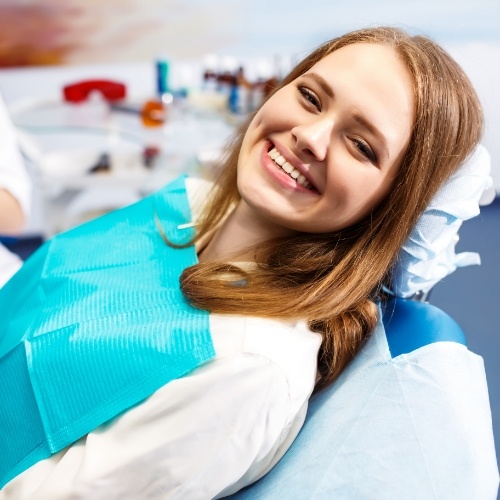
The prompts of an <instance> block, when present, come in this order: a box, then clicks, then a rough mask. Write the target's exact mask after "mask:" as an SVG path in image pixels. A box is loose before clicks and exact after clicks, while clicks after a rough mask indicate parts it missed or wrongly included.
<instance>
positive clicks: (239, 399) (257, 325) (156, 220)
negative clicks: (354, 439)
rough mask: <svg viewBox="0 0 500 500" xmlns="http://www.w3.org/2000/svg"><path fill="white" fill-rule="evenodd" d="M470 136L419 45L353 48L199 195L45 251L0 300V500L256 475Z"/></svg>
mask: <svg viewBox="0 0 500 500" xmlns="http://www.w3.org/2000/svg"><path fill="white" fill-rule="evenodd" d="M481 132H482V113H481V107H480V105H479V102H478V99H477V96H476V94H475V92H474V89H473V88H472V86H471V84H470V82H469V80H468V79H467V77H466V76H465V75H464V73H463V72H462V70H461V69H460V68H459V66H458V65H457V64H456V63H455V62H454V61H453V60H452V59H451V58H450V57H449V56H448V55H447V54H446V53H445V52H444V51H443V50H442V49H441V48H439V47H438V46H437V45H436V44H434V43H433V42H431V41H430V40H428V39H426V38H423V37H419V36H417V37H410V36H408V35H407V34H405V33H404V32H402V31H399V30H396V29H391V28H377V29H368V30H361V31H358V32H353V33H350V34H348V35H345V36H342V37H339V38H337V39H334V40H332V41H330V42H328V43H326V44H325V45H323V46H321V47H320V48H319V49H317V50H316V51H314V52H313V53H312V54H311V55H310V56H308V57H307V58H306V59H304V61H302V62H301V63H300V64H299V65H298V66H297V67H296V68H295V69H293V70H292V71H291V73H290V74H289V75H288V76H287V77H286V78H285V80H284V81H283V82H281V84H280V85H279V87H278V88H277V89H276V90H275V91H274V92H273V93H272V95H271V96H270V97H269V98H268V99H267V100H266V102H264V103H263V104H262V106H261V107H260V109H259V110H258V111H257V112H256V113H255V115H254V116H252V117H250V118H249V120H248V122H247V123H246V124H244V125H243V126H242V127H241V129H240V130H239V132H238V133H237V134H236V137H235V140H234V142H233V143H232V144H231V145H230V147H229V148H228V150H227V155H226V157H225V159H224V160H223V164H222V167H221V174H220V177H219V179H218V180H217V182H216V183H215V184H214V186H213V188H207V186H206V185H204V184H203V183H202V184H200V183H196V182H195V183H193V181H192V180H190V179H186V181H185V182H184V180H183V179H180V180H178V181H176V182H174V183H172V184H171V185H170V186H167V188H165V189H164V190H162V191H160V192H159V193H156V194H155V195H153V196H151V197H150V198H147V199H145V200H142V201H141V202H139V203H138V204H136V205H133V206H131V207H127V208H125V209H123V210H121V211H118V212H114V213H112V214H109V215H107V216H105V217H102V218H100V219H97V220H96V221H93V222H90V223H88V224H86V225H84V226H81V227H79V228H76V229H74V230H72V231H69V232H67V233H65V234H63V235H60V236H58V237H56V238H54V239H53V240H52V241H51V242H48V243H47V244H46V245H45V246H44V247H43V248H42V249H41V250H40V251H39V252H38V253H37V254H36V255H35V256H33V257H32V258H31V259H30V260H29V261H28V262H27V263H26V264H25V266H24V267H23V269H22V270H21V271H20V272H19V273H18V274H17V275H16V276H14V278H13V279H12V280H11V281H10V282H9V283H8V284H7V285H6V286H5V287H4V288H3V289H2V290H1V291H0V307H1V308H2V311H6V313H5V315H4V316H5V317H4V318H3V319H2V320H0V331H2V335H3V338H0V340H1V343H0V377H2V380H9V381H10V382H9V383H8V384H6V387H3V388H2V389H0V401H1V403H0V404H1V405H2V407H1V409H0V419H3V422H2V425H3V429H8V431H7V432H3V435H2V436H1V437H0V450H2V451H0V475H1V484H2V485H5V486H3V489H2V491H1V492H0V498H1V499H7V498H9V499H11V498H37V499H39V498H51V499H56V498H74V497H77V498H92V499H96V498H103V499H104V498H105V499H110V498H120V499H123V498H183V499H184V498H207V499H208V498H214V497H222V496H226V495H229V494H231V493H233V492H235V491H238V490H239V489H241V488H242V487H243V486H245V485H247V484H250V483H252V482H253V481H255V480H256V479H258V478H259V477H261V476H263V475H264V474H265V473H266V472H267V471H268V470H270V469H271V468H272V467H273V465H274V464H275V463H276V462H277V461H278V460H279V459H280V458H281V456H282V455H283V454H284V452H285V451H286V449H287V448H288V447H289V446H290V444H291V443H292V441H293V440H294V438H295V437H296V435H297V433H298V431H299V429H300V427H301V425H302V423H303V421H304V418H305V412H306V409H307V401H308V398H309V396H310V394H311V393H312V391H313V390H314V389H315V388H316V389H318V388H322V387H325V386H326V385H328V384H330V383H331V382H332V381H334V380H335V379H336V377H337V376H338V375H339V374H340V372H341V371H342V370H343V368H344V367H345V366H346V364H347V363H348V362H349V361H350V360H351V359H352V358H353V357H354V356H355V355H356V353H357V352H358V351H359V349H360V347H361V346H362V345H363V342H364V341H365V340H366V339H367V338H368V337H369V335H370V333H371V332H372V331H373V329H374V327H375V325H376V323H377V319H378V318H377V317H378V308H377V305H376V301H377V300H379V299H380V298H381V289H382V286H383V285H386V286H389V287H390V284H391V269H392V266H393V265H394V263H395V261H396V258H397V255H398V252H399V250H400V248H401V246H402V244H403V243H404V242H405V240H406V238H407V237H408V236H409V234H410V232H411V230H412V228H413V226H414V225H415V222H416V221H417V219H418V217H419V215H420V214H421V213H422V211H423V210H424V209H425V208H426V206H427V205H428V203H429V201H430V200H431V199H432V197H433V196H434V195H435V193H436V192H437V191H438V189H439V187H440V186H441V185H442V184H443V183H444V182H445V181H446V179H447V178H448V177H449V176H450V175H451V174H452V173H453V172H455V171H456V170H457V168H458V167H459V165H460V164H461V163H462V162H463V161H464V160H465V159H466V158H467V157H468V156H469V155H470V154H471V152H472V151H473V150H474V148H475V146H476V145H477V143H478V141H479V138H480V136H481ZM200 203H201V204H200ZM200 207H201V208H200ZM193 227H194V228H196V229H195V231H193V229H192V228H193ZM165 240H166V243H165ZM179 282H180V289H179ZM14 290H16V298H14V293H13V291H14ZM21 291H22V293H21ZM207 311H208V312H209V314H208V313H207ZM13 374H14V375H13ZM26 429H30V431H29V432H26Z"/></svg>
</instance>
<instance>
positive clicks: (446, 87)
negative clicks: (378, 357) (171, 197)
mask: <svg viewBox="0 0 500 500" xmlns="http://www.w3.org/2000/svg"><path fill="white" fill-rule="evenodd" d="M354 43H376V44H384V45H388V46H390V47H392V48H393V50H394V51H395V52H396V54H398V56H399V58H400V60H401V61H402V62H403V63H404V65H405V66H406V68H407V70H408V72H409V74H410V75H411V77H412V80H413V92H414V101H415V122H414V125H413V129H412V134H411V138H410V142H409V145H408V148H407V151H406V154H405V157H404V159H403V162H402V165H401V167H400V169H399V171H398V173H397V174H396V178H395V180H394V183H393V186H392V189H391V190H390V192H389V193H388V194H387V196H386V197H385V199H384V200H383V201H382V202H381V203H380V204H379V205H378V206H377V207H375V208H374V209H373V210H372V212H371V213H370V214H369V215H368V216H367V217H365V218H364V219H363V220H362V221H360V222H358V223H356V224H355V225H353V226H351V227H349V228H347V229H344V230H341V231H338V232H335V233H328V234H309V233H300V234H296V235H294V236H291V237H282V238H276V239H273V240H271V241H267V242H266V243H264V244H260V245H259V246H258V247H255V249H254V252H255V260H256V262H257V265H256V266H255V268H252V269H246V270H241V269H239V268H238V267H236V266H234V265H232V264H231V263H228V262H222V261H217V262H207V263H200V264H197V265H195V266H193V267H190V268H188V269H186V270H185V271H184V273H183V275H182V277H181V288H182V291H183V293H184V295H185V297H186V298H187V300H188V301H189V302H190V303H191V304H192V305H194V306H195V307H198V308H201V309H206V310H209V311H211V312H214V313H221V314H243V315H252V316H260V317H267V318H275V319H282V320H307V321H308V323H309V326H310V328H311V329H312V330H314V331H316V332H320V333H321V334H322V336H323V342H322V346H321V348H320V353H319V360H318V361H319V362H318V368H319V372H320V375H321V378H320V380H319V382H318V384H317V387H316V388H317V389H318V388H322V387H324V386H326V385H328V384H329V383H331V382H332V381H333V380H335V378H336V377H337V376H338V375H339V374H340V372H341V371H342V370H343V368H344V367H345V366H346V365H347V363H348V362H349V361H350V360H351V359H352V358H353V357H354V355H355V354H356V353H357V352H358V350H359V348H360V347H361V345H362V343H363V342H364V340H365V339H366V338H367V337H368V336H369V335H370V333H371V332H372V331H373V329H374V328H375V325H376V323H377V307H376V305H375V303H374V301H375V300H376V299H377V298H379V297H380V290H381V286H382V285H383V284H385V283H389V282H390V279H391V269H392V267H393V265H394V263H395V261H396V259H397V256H398V253H399V250H400V248H401V246H402V244H403V243H404V241H405V240H406V238H408V236H409V234H410V232H411V230H412V228H413V227H414V225H415V223H416V221H417V219H418V217H419V215H420V214H421V213H422V212H423V210H424V209H425V208H426V206H427V205H428V204H429V202H430V200H431V198H432V197H433V196H434V194H435V193H436V192H437V190H438V189H439V187H440V186H441V185H442V184H443V183H444V182H445V181H446V179H448V177H449V176H450V175H451V174H452V173H453V172H455V170H456V169H457V168H458V167H459V165H460V164H461V163H462V162H463V161H464V160H465V159H466V158H467V157H468V156H469V155H470V154H471V152H472V151H473V150H474V148H475V146H476V145H477V144H478V142H479V140H480V138H481V135H482V130H483V115H482V110H481V106H480V103H479V99H478V97H477V95H476V92H475V91H474V88H473V86H472V84H471V83H470V81H469V79H468V78H467V76H466V75H465V73H464V72H463V70H462V69H461V68H460V66H459V65H458V64H457V63H456V62H455V61H454V60H453V59H452V58H451V57H450V56H449V55H448V54H447V53H446V52H445V51H444V50H443V49H442V48H441V47H440V46H439V45H437V44H436V43H434V42H433V41H431V40H430V39H428V38H426V37H423V36H411V35H409V34H408V33H406V32H404V31H402V30H400V29H397V28H391V27H380V28H371V29H363V30H358V31H354V32H351V33H348V34H346V35H343V36H340V37H338V38H335V39H333V40H331V41H329V42H327V43H325V44H323V45H321V46H320V47H319V48H317V49H316V50H315V51H313V52H312V53H311V54H310V55H309V56H308V57H306V58H305V59H304V60H303V61H302V62H300V63H299V64H298V65H297V66H296V67H295V68H294V69H292V70H291V72H290V73H289V74H288V75H287V76H286V77H285V78H284V80H283V81H282V82H281V83H280V84H279V86H278V87H277V88H276V89H275V90H274V92H276V91H277V90H279V89H280V88H282V87H284V86H285V85H288V84H290V83H291V82H293V81H294V80H295V79H296V78H298V77H299V76H300V75H302V74H303V73H305V72H306V71H308V70H309V69H310V68H311V67H312V66H314V64H316V63H317V62H318V61H320V60H321V59H323V58H324V57H325V56H326V55H328V54H330V53H332V52H333V51H335V50H338V49H340V48H341V47H344V46H347V45H350V44H354ZM274 92H273V93H274ZM273 93H272V94H271V95H273ZM253 116H254V115H252V116H250V117H249V118H248V120H247V121H246V122H245V123H244V124H243V125H242V126H241V127H240V128H239V129H238V131H237V132H236V134H235V136H234V138H233V141H232V142H231V143H230V144H229V145H228V147H227V148H226V153H225V156H224V158H223V160H222V164H221V167H220V174H219V175H218V178H217V181H216V186H217V188H215V189H214V190H213V192H212V196H211V197H210V199H209V201H208V202H207V205H206V207H205V211H204V217H203V219H202V221H201V225H200V226H199V230H198V233H197V236H196V237H195V241H196V240H199V239H200V238H202V237H204V236H206V235H207V234H208V233H209V232H210V231H212V230H213V229H214V228H215V227H217V225H218V224H219V223H220V222H221V221H222V219H223V218H224V217H225V215H226V214H227V213H228V211H230V210H231V209H232V208H233V207H234V206H235V204H236V203H237V202H238V201H239V200H240V195H239V193H238V189H237V185H236V177H237V174H236V171H237V163H238V156H239V151H240V147H241V144H242V141H243V137H244V135H245V132H246V129H247V127H248V125H249V123H250V121H251V120H252V118H253ZM231 274H233V275H234V280H228V279H227V277H228V275H231ZM221 276H223V278H221ZM242 279H243V280H244V281H243V282H242V281H241V280H242ZM235 281H236V282H237V283H239V285H240V286H235ZM242 283H243V284H244V285H243V286H241V284H242Z"/></svg>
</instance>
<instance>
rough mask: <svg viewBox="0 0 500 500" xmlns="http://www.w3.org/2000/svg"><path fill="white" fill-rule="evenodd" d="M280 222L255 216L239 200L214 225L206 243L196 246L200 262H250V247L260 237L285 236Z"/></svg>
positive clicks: (251, 249) (259, 241) (251, 255)
mask: <svg viewBox="0 0 500 500" xmlns="http://www.w3.org/2000/svg"><path fill="white" fill-rule="evenodd" d="M286 234H288V231H284V229H283V228H282V227H281V226H277V225H275V224H274V223H272V222H271V221H268V220H265V219H264V220H263V219H260V218H257V217H256V216H255V212H253V211H252V210H251V209H250V207H248V205H246V203H245V202H244V201H240V202H239V203H238V205H237V206H236V208H235V209H234V210H233V211H232V212H231V213H230V214H229V216H228V217H227V218H226V219H225V220H224V222H223V223H222V224H221V225H220V227H219V228H217V229H216V230H215V232H214V234H213V237H212V238H211V239H210V241H209V242H208V244H207V245H206V246H205V247H204V248H202V249H201V250H200V252H199V253H198V258H199V261H200V262H209V261H212V260H217V259H226V258H227V259H228V260H233V261H234V259H235V258H236V260H238V261H240V262H244V261H246V262H250V261H253V260H254V251H253V248H254V247H255V245H257V244H259V243H262V242H264V241H267V240H270V239H272V238H276V237H278V236H285V235H286Z"/></svg>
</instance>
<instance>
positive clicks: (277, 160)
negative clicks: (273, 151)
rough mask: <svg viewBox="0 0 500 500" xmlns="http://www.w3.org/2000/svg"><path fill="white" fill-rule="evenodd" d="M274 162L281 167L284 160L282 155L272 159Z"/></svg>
mask: <svg viewBox="0 0 500 500" xmlns="http://www.w3.org/2000/svg"><path fill="white" fill-rule="evenodd" d="M274 161H275V163H277V164H278V165H279V166H280V167H282V166H283V165H284V164H285V163H286V160H285V158H283V156H281V155H279V156H277V157H276V158H275V159H274Z"/></svg>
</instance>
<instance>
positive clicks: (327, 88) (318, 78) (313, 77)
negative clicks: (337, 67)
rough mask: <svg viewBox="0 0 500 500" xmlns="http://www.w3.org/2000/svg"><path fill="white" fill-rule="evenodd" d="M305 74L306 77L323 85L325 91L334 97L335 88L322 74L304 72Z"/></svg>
mask: <svg viewBox="0 0 500 500" xmlns="http://www.w3.org/2000/svg"><path fill="white" fill-rule="evenodd" d="M303 76H304V78H309V79H311V80H314V81H315V82H316V83H317V84H318V85H319V86H320V87H321V89H322V90H323V92H325V94H326V95H327V96H328V97H331V98H332V99H333V90H332V88H331V87H330V85H329V84H328V83H327V81H326V80H325V79H324V78H323V77H322V76H320V75H318V73H304V75H303Z"/></svg>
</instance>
